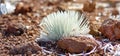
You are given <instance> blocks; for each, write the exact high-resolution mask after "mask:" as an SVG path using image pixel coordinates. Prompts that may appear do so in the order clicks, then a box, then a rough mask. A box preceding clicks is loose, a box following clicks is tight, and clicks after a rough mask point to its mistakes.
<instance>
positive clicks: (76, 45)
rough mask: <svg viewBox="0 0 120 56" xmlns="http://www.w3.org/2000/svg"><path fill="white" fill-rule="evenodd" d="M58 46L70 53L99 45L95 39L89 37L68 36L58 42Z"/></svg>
mask: <svg viewBox="0 0 120 56" xmlns="http://www.w3.org/2000/svg"><path fill="white" fill-rule="evenodd" d="M57 45H58V47H60V48H62V49H64V50H67V51H68V52H70V53H80V52H83V51H84V52H88V51H91V50H92V49H93V48H94V47H95V46H98V44H97V43H96V41H95V40H93V39H91V38H88V37H83V36H82V37H81V36H79V37H67V38H64V39H62V40H59V41H58V42H57Z"/></svg>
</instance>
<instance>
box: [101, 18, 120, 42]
mask: <svg viewBox="0 0 120 56" xmlns="http://www.w3.org/2000/svg"><path fill="white" fill-rule="evenodd" d="M99 31H100V32H101V33H102V34H103V35H104V36H106V37H107V38H109V39H110V40H117V39H120V21H117V20H112V19H107V20H105V21H104V22H103V23H102V25H101V27H100V29H99Z"/></svg>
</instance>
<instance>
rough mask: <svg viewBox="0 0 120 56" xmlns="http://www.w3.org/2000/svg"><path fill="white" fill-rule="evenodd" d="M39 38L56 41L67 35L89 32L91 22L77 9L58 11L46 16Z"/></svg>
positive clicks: (41, 25)
mask: <svg viewBox="0 0 120 56" xmlns="http://www.w3.org/2000/svg"><path fill="white" fill-rule="evenodd" d="M40 27H41V34H40V39H39V40H52V41H56V40H59V39H61V38H63V37H67V36H78V35H80V34H88V32H89V22H88V19H87V18H86V17H85V14H81V13H79V12H77V11H57V12H54V13H51V14H49V15H48V16H47V17H44V18H43V20H42V22H41V23H40Z"/></svg>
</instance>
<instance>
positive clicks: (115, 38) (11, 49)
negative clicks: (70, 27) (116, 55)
mask: <svg viewBox="0 0 120 56" xmlns="http://www.w3.org/2000/svg"><path fill="white" fill-rule="evenodd" d="M116 1H117V0H115V1H114V0H109V1H105V0H104V1H102V0H101V1H99V0H98V1H97V0H96V1H94V2H93V3H90V2H86V0H74V1H73V0H49V1H48V0H22V1H21V2H19V3H18V4H17V5H16V9H15V12H14V13H11V14H7V15H0V56H10V55H16V56H24V55H25V56H32V55H35V56H61V55H66V56H70V55H72V54H70V53H69V52H73V53H74V52H75V53H79V51H77V50H78V49H80V50H81V48H79V47H78V46H81V47H83V49H84V50H85V51H88V52H89V51H90V50H92V49H94V48H93V46H98V45H100V44H96V42H94V41H93V42H92V40H91V39H89V38H88V39H84V38H83V39H82V38H81V39H76V38H69V39H63V40H60V41H58V43H54V42H44V41H41V42H36V41H35V40H36V38H38V37H39V35H40V27H39V24H40V21H41V20H42V18H43V17H45V16H46V15H48V14H50V13H52V12H55V11H58V10H61V11H64V10H68V9H69V10H77V11H79V12H85V13H86V16H87V17H89V21H90V25H91V27H90V29H91V31H90V34H92V35H93V36H94V37H95V39H96V40H98V41H100V42H101V43H102V44H101V45H103V46H104V43H108V42H111V43H112V45H115V44H119V43H120V42H119V39H120V35H119V34H120V33H119V31H120V27H119V21H117V20H112V19H118V18H119V16H118V15H119V10H120V9H119V7H118V6H117V5H119V2H120V1H117V2H116ZM100 3H101V4H102V3H103V5H101V6H98V5H99V4H100ZM108 3H110V5H107V4H108ZM83 5H85V6H83ZM96 6H98V7H97V8H96ZM109 18H112V19H110V20H106V19H109ZM104 20H106V21H104ZM102 22H103V23H102ZM111 23H112V24H111ZM105 30H107V31H105ZM100 32H101V33H100ZM109 39H110V40H109ZM81 40H83V41H81ZM71 42H72V44H69V43H71ZM73 42H75V43H77V44H75V47H73V44H74V43H73ZM85 42H86V43H85ZM61 43H62V44H61ZM81 43H82V45H81ZM66 44H68V46H67V47H69V48H67V47H66V46H65V47H64V45H66ZM57 45H58V46H59V47H60V48H59V47H58V46H57ZM62 45H63V46H62ZM69 45H70V46H69ZM77 47H78V49H77V50H75V48H77ZM61 48H63V49H65V50H63V49H61ZM88 48H89V49H88ZM66 49H67V51H66ZM73 49H74V50H73ZM83 49H82V50H83ZM82 50H81V51H80V52H82ZM103 55H109V53H106V54H105V53H104V52H103V50H102V49H99V50H98V51H95V52H93V53H92V54H90V56H103Z"/></svg>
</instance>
